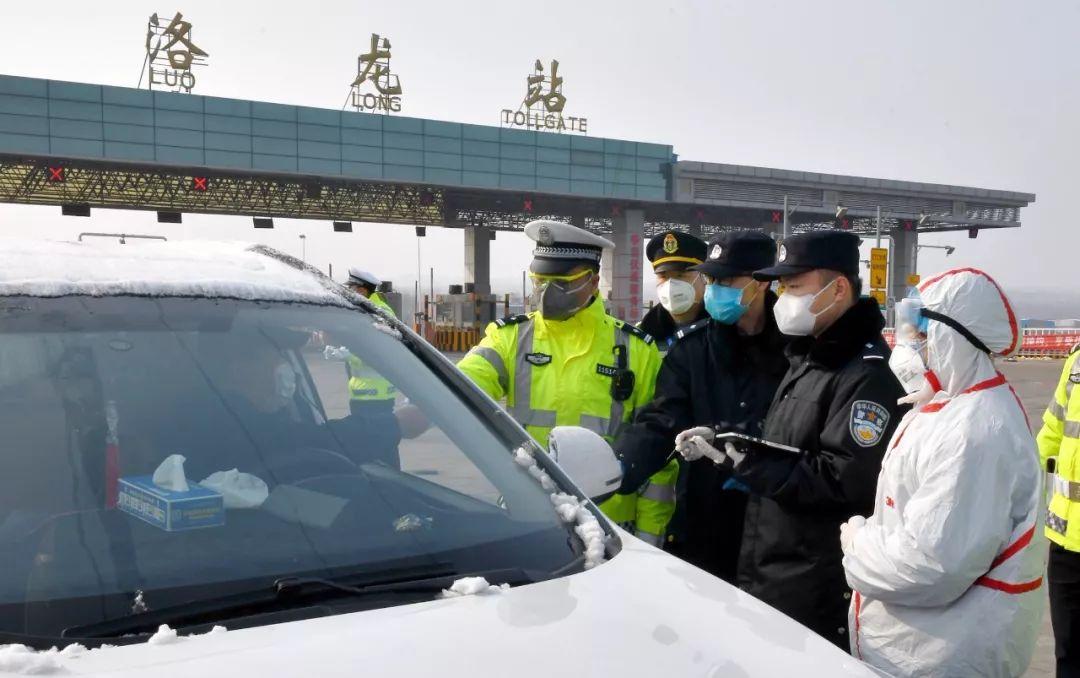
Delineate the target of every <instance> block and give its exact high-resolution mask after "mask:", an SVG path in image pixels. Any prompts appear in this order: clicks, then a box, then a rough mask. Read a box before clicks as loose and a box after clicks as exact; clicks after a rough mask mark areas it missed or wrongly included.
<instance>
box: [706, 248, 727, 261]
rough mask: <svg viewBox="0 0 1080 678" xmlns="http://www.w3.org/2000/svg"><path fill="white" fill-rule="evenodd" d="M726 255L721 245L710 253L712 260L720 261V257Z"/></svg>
mask: <svg viewBox="0 0 1080 678" xmlns="http://www.w3.org/2000/svg"><path fill="white" fill-rule="evenodd" d="M723 253H724V248H722V247H720V246H719V245H713V248H712V251H711V252H709V258H710V259H719V258H720V255H721V254H723Z"/></svg>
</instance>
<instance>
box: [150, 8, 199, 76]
mask: <svg viewBox="0 0 1080 678" xmlns="http://www.w3.org/2000/svg"><path fill="white" fill-rule="evenodd" d="M209 56H210V55H209V54H207V53H206V51H205V50H203V49H202V48H200V47H199V46H198V45H196V44H195V42H194V41H193V40H192V37H191V22H189V21H184V15H183V14H181V13H180V12H177V13H176V16H174V17H173V18H172V20H171V21H169V22H168V23H164V22H162V20H161V19H159V18H158V15H157V14H156V13H154V14H151V15H150V20H149V21H148V22H147V24H146V68H147V73H148V75H149V76H150V79H149V87H150V89H154V85H161V86H164V87H166V88H169V89H171V90H172V91H174V92H189V93H190V92H191V90H192V88H193V87H195V74H194V73H193V72H192V71H191V67H192V66H205V65H206V59H207V58H208V57H209ZM139 82H140V84H141V83H142V78H141V77H140V79H139Z"/></svg>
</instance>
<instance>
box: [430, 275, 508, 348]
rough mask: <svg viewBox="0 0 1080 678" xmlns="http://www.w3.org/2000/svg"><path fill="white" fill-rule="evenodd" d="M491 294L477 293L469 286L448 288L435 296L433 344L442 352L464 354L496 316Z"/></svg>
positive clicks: (497, 307) (497, 314)
mask: <svg viewBox="0 0 1080 678" xmlns="http://www.w3.org/2000/svg"><path fill="white" fill-rule="evenodd" d="M499 308H500V302H498V301H497V299H496V297H495V295H493V294H477V293H476V292H475V290H474V288H473V285H472V284H471V283H467V284H465V285H450V287H449V288H448V291H447V294H437V295H435V341H434V344H435V346H436V348H438V349H439V350H442V351H451V352H460V351H467V350H469V349H470V348H472V347H473V346H475V345H476V344H477V343H479V342H480V338H481V337H482V336H483V333H484V328H485V327H487V324H488V323H490V322H491V321H493V320H495V319H496V318H498V317H500V315H499Z"/></svg>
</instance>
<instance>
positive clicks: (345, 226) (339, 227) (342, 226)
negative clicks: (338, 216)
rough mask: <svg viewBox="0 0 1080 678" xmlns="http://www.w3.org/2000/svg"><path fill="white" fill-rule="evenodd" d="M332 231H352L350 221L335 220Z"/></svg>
mask: <svg viewBox="0 0 1080 678" xmlns="http://www.w3.org/2000/svg"><path fill="white" fill-rule="evenodd" d="M334 233H352V222H351V221H335V222H334Z"/></svg>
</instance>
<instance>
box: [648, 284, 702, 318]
mask: <svg viewBox="0 0 1080 678" xmlns="http://www.w3.org/2000/svg"><path fill="white" fill-rule="evenodd" d="M656 296H657V298H658V299H659V300H660V305H661V306H663V307H664V308H666V309H667V311H668V313H670V314H672V315H682V314H683V313H686V312H687V311H689V310H690V309H691V308H693V306H694V302H695V301H697V290H696V289H694V285H693V283H688V282H686V281H685V280H679V279H678V278H669V279H668V280H665V281H664V282H662V283H660V284H659V285H657V286H656Z"/></svg>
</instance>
